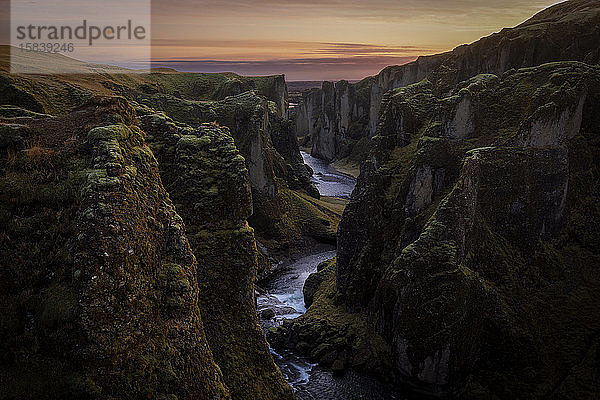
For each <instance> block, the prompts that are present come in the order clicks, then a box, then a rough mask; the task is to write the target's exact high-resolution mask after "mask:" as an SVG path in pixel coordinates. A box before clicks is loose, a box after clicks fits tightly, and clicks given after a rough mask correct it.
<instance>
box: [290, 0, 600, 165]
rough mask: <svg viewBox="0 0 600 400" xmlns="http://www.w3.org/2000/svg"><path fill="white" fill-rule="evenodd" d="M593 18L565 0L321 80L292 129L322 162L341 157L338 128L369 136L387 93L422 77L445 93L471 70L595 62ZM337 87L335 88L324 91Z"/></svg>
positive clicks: (595, 10)
mask: <svg viewBox="0 0 600 400" xmlns="http://www.w3.org/2000/svg"><path fill="white" fill-rule="evenodd" d="M599 24H600V8H599V7H598V3H597V2H596V1H593V0H570V1H567V2H562V3H560V4H557V5H555V6H553V7H550V8H549V9H547V10H544V11H542V12H541V13H539V14H537V15H536V16H534V17H533V18H531V19H530V20H528V21H526V22H524V23H523V24H521V25H519V26H517V27H514V28H510V29H503V30H502V31H500V32H498V33H495V34H493V35H491V36H488V37H485V38H482V39H480V40H479V41H477V42H475V43H472V44H470V45H463V46H460V47H457V48H456V49H454V50H453V51H451V52H448V53H443V54H439V55H434V56H426V57H419V58H418V59H417V60H416V61H414V62H412V63H409V64H406V65H401V66H391V67H387V68H385V69H384V70H383V71H381V72H380V73H379V74H378V75H377V76H375V77H370V78H367V79H365V80H363V81H361V82H359V83H356V84H352V85H348V84H347V83H345V82H338V83H336V84H333V83H329V82H326V83H324V84H323V88H322V89H320V90H319V89H313V90H311V91H310V92H309V93H307V94H306V96H303V100H302V102H301V104H300V106H299V109H300V112H299V114H298V117H297V130H298V134H299V135H300V136H304V135H310V137H311V143H312V148H313V155H314V156H317V157H321V158H323V159H324V160H327V161H332V160H337V159H340V158H343V157H346V156H347V155H348V149H347V148H346V147H344V146H343V145H340V144H341V143H344V140H343V135H344V132H347V131H348V129H349V126H353V127H354V128H353V129H356V131H355V132H353V134H352V135H351V136H352V137H353V139H356V138H361V137H372V136H373V135H375V133H376V131H377V127H378V125H379V115H380V113H381V105H382V100H383V99H384V96H385V94H386V93H387V92H388V91H390V90H392V89H395V88H399V87H404V86H407V85H411V84H413V83H417V82H420V81H422V80H423V79H428V80H429V81H430V82H431V83H433V84H434V86H435V91H436V93H437V94H439V95H445V94H447V93H448V92H449V91H450V90H452V88H454V87H455V86H456V85H457V84H458V83H459V82H462V81H464V80H466V79H469V78H470V77H472V76H475V75H478V74H496V75H502V74H504V73H505V72H507V71H510V70H511V69H518V68H523V67H531V66H536V65H540V64H543V63H547V62H551V61H561V60H568V61H582V62H585V63H588V64H597V63H598V62H599V61H600V51H599V50H598V46H597V43H598V41H600V29H598V26H599ZM338 86H341V89H340V91H333V90H332V88H336V89H337V87H338ZM334 93H335V94H334ZM345 96H347V97H345ZM459 105H460V107H461V109H462V112H468V106H469V104H468V102H467V101H465V102H464V103H461V104H459ZM468 122H469V121H467V120H461V119H459V120H457V121H454V123H458V124H465V123H468ZM334 144H335V145H334ZM349 145H350V146H352V143H351V142H350V143H349Z"/></svg>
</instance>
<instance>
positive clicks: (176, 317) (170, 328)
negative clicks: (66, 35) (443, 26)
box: [0, 0, 600, 400]
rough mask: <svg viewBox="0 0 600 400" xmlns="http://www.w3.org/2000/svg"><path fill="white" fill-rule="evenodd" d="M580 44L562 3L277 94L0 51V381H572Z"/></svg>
mask: <svg viewBox="0 0 600 400" xmlns="http://www.w3.org/2000/svg"><path fill="white" fill-rule="evenodd" d="M598 43H600V4H599V3H598V2H597V1H590V0H569V1H566V2H563V3H560V4H557V5H555V6H552V7H550V8H548V9H546V10H543V11H541V12H540V13H538V14H537V15H535V16H534V17H532V18H531V19H529V20H528V21H526V22H524V23H522V24H520V25H518V26H516V27H514V28H506V29H503V30H502V31H500V32H498V33H495V34H493V35H491V36H489V37H485V38H482V39H480V40H479V41H477V42H475V43H472V44H470V45H464V46H460V47H458V48H456V49H455V50H453V51H450V52H447V53H443V54H439V55H434V56H424V57H420V58H419V59H418V60H416V61H415V62H412V63H409V64H406V65H401V66H391V67H388V68H386V69H384V70H383V71H381V72H380V73H379V74H378V75H377V76H373V77H369V78H366V79H364V80H362V81H360V82H355V83H350V82H346V81H340V82H336V83H333V82H324V83H322V85H321V87H320V88H310V89H307V90H303V91H301V92H299V93H294V102H297V106H295V107H294V108H293V109H290V108H289V103H290V98H289V93H288V87H287V85H286V82H285V77H284V76H282V75H276V76H262V77H244V76H239V75H236V74H233V73H222V74H201V73H180V72H177V71H174V70H169V69H164V68H162V69H156V70H151V71H148V72H147V73H141V74H131V73H130V71H127V70H124V69H121V68H118V67H109V66H99V65H94V66H90V67H89V73H86V74H64V75H56V74H46V73H44V65H45V64H46V63H66V64H68V63H71V62H74V61H73V60H68V59H66V58H64V57H63V58H60V57H55V56H54V55H48V54H44V55H36V54H33V53H24V54H22V56H23V59H24V60H26V62H29V63H32V64H33V65H39V74H36V75H13V74H10V73H9V69H8V64H9V57H10V53H11V52H17V51H20V50H18V49H15V48H10V47H8V46H2V47H0V288H1V289H2V290H1V291H0V304H1V305H2V310H3V315H4V316H3V318H2V323H1V325H0V338H1V339H2V340H1V344H0V348H1V350H0V359H1V361H2V362H1V363H0V398H6V399H28V398H51V399H58V398H60V399H82V398H85V399H87V398H90V399H96V398H102V399H105V398H106V399H120V398H154V399H170V400H174V399H180V400H183V399H240V400H245V399H257V400H271V399H272V400H275V399H294V398H301V399H304V398H307V399H308V398H313V397H314V396H318V395H319V393H321V396H322V398H332V399H333V398H339V396H343V397H344V398H347V399H351V398H362V397H364V396H367V397H368V396H371V397H373V396H374V397H373V398H393V397H392V396H397V395H398V393H402V396H403V397H404V396H405V397H406V398H413V397H414V398H423V397H424V396H433V397H442V398H460V399H465V400H466V399H469V400H471V399H472V400H476V399H481V400H483V399H514V398H527V399H567V398H581V399H587V398H590V399H591V398H595V396H597V394H598V393H600V367H599V366H600V343H599V338H600V318H598V317H599V316H600V306H599V303H598V301H597V293H598V292H599V289H600V270H599V266H600V232H599V228H598V227H599V226H600V208H599V204H600V186H599V182H600V180H599V176H598V175H599V173H600V165H599V163H600V139H599V138H600V65H599V63H600V52H599V50H598ZM313 85H314V83H312V84H311V86H313ZM303 151H307V152H310V154H311V155H312V157H311V156H310V155H308V154H306V153H303ZM329 164H332V165H333V167H337V168H338V169H339V171H338V170H335V169H334V168H333V167H332V166H331V165H329ZM342 166H346V167H347V168H343V167H342ZM359 168H360V174H357V173H356V172H357V171H358V169H359ZM351 174H353V175H358V177H357V179H356V181H355V180H354V179H353V178H352V177H351V176H350V175H351ZM355 184H356V185H355ZM257 306H258V312H257ZM267 339H268V340H267ZM300 362H301V363H304V364H302V365H305V367H302V368H299V369H296V370H294V367H293V365H294V363H295V364H298V363H300ZM307 371H308V372H307ZM311 379H312V380H311ZM352 385H357V387H355V388H353V387H352ZM359 386H360V388H359V389H357V388H358V387H359ZM361 390H362V392H361ZM352 396H356V397H352Z"/></svg>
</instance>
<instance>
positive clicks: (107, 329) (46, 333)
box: [0, 98, 230, 399]
mask: <svg viewBox="0 0 600 400" xmlns="http://www.w3.org/2000/svg"><path fill="white" fill-rule="evenodd" d="M7 122H10V120H4V121H3V122H2V125H0V129H1V138H2V142H1V149H2V150H1V153H0V154H1V156H0V163H1V164H0V165H1V168H2V177H1V178H0V182H1V183H0V184H1V185H2V190H1V195H0V199H1V201H0V207H1V210H2V212H1V218H2V224H1V228H0V229H1V231H0V236H1V237H2V241H1V243H2V244H1V246H0V260H2V262H1V264H2V269H1V270H0V274H1V275H0V282H1V285H2V293H1V300H0V302H1V304H2V309H3V310H4V311H3V312H4V317H3V323H2V326H1V331H0V332H1V333H0V335H1V336H2V351H1V352H0V353H1V354H2V363H1V364H2V369H1V379H0V382H1V384H2V388H1V389H0V391H1V392H2V393H3V395H4V396H3V397H5V398H41V397H44V398H61V399H64V398H78V399H79V398H132V397H134V398H142V397H153V398H163V399H166V398H179V399H192V398H202V399H227V398H230V394H229V391H228V390H227V388H226V386H225V384H224V382H223V378H222V375H221V372H220V370H219V368H218V367H217V365H216V363H215V362H214V361H213V356H212V353H211V351H210V349H209V346H208V342H207V340H206V337H205V334H204V329H203V325H202V321H201V317H200V313H199V310H198V290H199V285H198V273H197V270H198V264H197V261H196V258H195V257H194V255H193V253H192V251H191V249H190V246H189V244H188V240H187V238H186V236H185V234H184V224H183V221H182V219H181V218H180V216H179V215H178V214H177V213H176V211H175V208H174V206H173V204H172V203H171V201H170V200H169V196H168V194H167V192H166V191H165V189H164V187H163V185H162V183H161V179H160V175H159V170H158V164H157V162H156V159H155V158H154V156H153V154H152V152H151V151H150V149H149V148H148V146H147V145H146V144H145V141H144V134H143V132H142V131H141V130H140V129H139V128H138V127H137V126H136V125H135V114H134V112H133V109H132V108H131V107H130V106H129V105H128V104H127V102H126V101H125V100H124V99H119V98H116V99H94V100H92V101H91V102H90V103H88V104H86V105H85V106H83V107H81V108H79V109H76V110H75V111H73V112H72V113H70V114H68V115H66V116H64V117H60V118H41V119H27V118H20V119H19V123H18V124H12V125H11V124H10V123H9V124H6V123H7Z"/></svg>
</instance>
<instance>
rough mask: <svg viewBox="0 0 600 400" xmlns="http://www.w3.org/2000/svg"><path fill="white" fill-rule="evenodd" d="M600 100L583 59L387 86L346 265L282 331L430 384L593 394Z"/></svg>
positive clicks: (599, 387)
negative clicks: (439, 85) (438, 87)
mask: <svg viewBox="0 0 600 400" xmlns="http://www.w3.org/2000/svg"><path fill="white" fill-rule="evenodd" d="M599 100H600V68H599V67H597V66H591V65H587V64H583V63H577V62H563V63H550V64H544V65H541V66H538V67H532V68H526V69H521V70H516V71H507V72H506V73H504V74H502V75H478V76H475V77H473V78H470V79H468V80H466V81H464V82H461V83H459V84H457V85H456V86H455V87H454V89H452V90H451V91H450V92H449V93H447V94H444V95H440V94H438V93H436V91H435V85H434V84H432V83H431V82H429V81H427V80H424V81H422V82H420V83H417V84H414V85H410V86H407V87H404V88H399V89H396V90H394V91H391V92H390V93H388V94H386V96H385V99H384V101H383V103H382V106H381V110H382V112H381V115H380V123H379V127H378V130H377V134H376V135H375V136H374V138H373V140H372V150H371V157H370V158H369V161H366V162H365V163H364V164H363V166H362V169H361V176H360V177H359V180H358V184H357V188H356V189H355V191H354V193H353V195H352V199H351V201H350V204H349V205H348V206H347V208H346V210H345V212H344V216H343V218H342V221H341V223H340V227H339V231H338V257H337V263H336V264H337V265H336V277H335V281H332V280H331V279H333V277H331V275H330V277H329V278H326V279H317V278H316V277H315V278H311V280H309V282H311V281H316V282H317V283H318V281H322V282H323V283H321V284H314V282H313V286H316V287H318V289H316V290H315V289H314V288H313V289H311V290H309V292H308V293H309V296H310V297H312V298H315V299H321V300H320V301H317V300H315V304H314V305H313V306H311V307H310V308H309V310H308V312H307V314H306V315H305V316H304V317H303V318H301V319H300V320H298V321H295V322H293V323H291V324H288V325H287V326H284V327H283V328H280V329H279V330H278V331H277V332H273V333H272V335H273V336H274V338H275V339H274V340H276V341H278V342H279V343H280V344H281V345H284V346H295V347H298V346H299V345H298V343H299V340H298V338H308V340H307V339H304V340H300V341H303V342H304V344H302V345H300V347H301V348H302V349H303V351H304V352H305V353H307V354H310V355H312V356H313V357H315V358H316V359H317V360H320V361H321V362H325V363H327V362H331V360H335V361H334V362H337V363H338V364H337V365H338V366H345V367H347V366H356V367H362V368H365V369H367V370H369V371H372V372H376V373H378V374H379V375H380V376H383V377H385V378H387V379H392V380H394V381H395V382H396V383H397V384H407V385H410V386H412V387H413V388H415V389H417V390H419V391H424V392H427V393H434V394H452V395H454V396H458V397H460V398H465V399H467V398H468V399H489V398H498V399H513V398H529V399H542V398H593V397H594V396H595V395H596V394H597V393H599V392H600V370H599V369H598V367H597V366H598V362H599V361H600V359H599V358H598V353H597V348H598V337H599V336H598V335H599V333H600V323H599V321H600V320H599V319H598V315H600V308H599V307H598V303H597V301H595V299H594V293H597V292H598V289H599V288H600V274H599V271H598V266H599V265H600V235H599V232H598V224H599V223H600V210H599V209H598V204H600V202H599V200H600V198H599V192H598V182H599V181H600V180H599V175H598V171H600V169H599V165H598V162H599V160H600V157H599V155H600V147H599V144H600V141H599V139H598V138H599V137H600V136H598V135H599V134H600V120H599V119H598V115H600V109H599V108H598V107H599V106H598V104H600V103H599ZM320 274H322V273H320ZM327 279H330V280H329V281H327ZM325 282H329V283H328V284H326V283H325ZM334 283H335V289H334V288H333V284H334ZM323 324H325V326H330V327H331V326H333V327H335V326H344V327H345V328H344V330H335V331H336V332H342V333H341V334H340V333H338V334H336V335H333V336H327V335H319V334H318V332H319V329H320V328H317V327H319V326H322V325H323ZM365 327H366V328H365ZM357 338H362V340H357ZM379 338H382V339H383V342H384V343H385V346H383V347H377V346H373V343H378V339H379ZM340 341H341V342H343V344H344V345H343V346H341V347H340V346H338V345H337V344H336V343H340ZM365 343H367V344H365ZM369 343H370V344H369ZM325 348H326V349H332V348H333V349H335V350H336V352H335V353H333V355H332V356H328V357H325V359H323V354H322V353H321V352H320V350H319V351H317V349H325ZM365 352H366V353H365ZM359 354H368V356H367V357H365V356H363V357H360V356H359ZM360 360H362V361H360ZM386 363H391V365H392V368H391V370H390V369H386V368H382V367H381V366H382V365H386Z"/></svg>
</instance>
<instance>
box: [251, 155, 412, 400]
mask: <svg viewBox="0 0 600 400" xmlns="http://www.w3.org/2000/svg"><path fill="white" fill-rule="evenodd" d="M302 158H303V159H304V162H305V163H306V164H307V165H308V166H310V167H311V168H312V170H313V172H314V174H313V177H312V181H313V183H314V184H315V186H316V187H317V189H318V190H319V193H320V194H321V195H322V196H329V197H337V198H343V199H349V198H350V194H351V193H352V190H353V189H354V185H355V183H356V181H355V179H354V178H352V177H350V176H348V175H344V174H342V173H340V172H338V171H336V170H335V169H334V168H333V167H331V166H329V165H327V164H326V163H325V162H323V161H321V160H318V159H316V158H314V157H311V156H310V155H309V154H307V153H305V152H302ZM335 255H336V249H335V247H333V246H327V245H319V246H316V247H315V248H313V249H312V251H310V252H309V253H308V254H305V255H304V256H302V257H300V258H298V259H295V260H291V261H289V262H288V263H287V264H285V265H282V266H280V267H278V272H277V273H276V274H275V275H274V276H273V278H271V279H270V280H269V281H268V282H266V283H263V285H264V287H263V289H264V292H263V293H262V294H261V295H259V296H258V297H257V311H258V316H259V319H260V323H261V326H262V327H263V329H269V328H272V327H276V326H279V325H281V324H282V323H283V321H284V320H285V319H293V318H297V317H299V316H300V315H302V314H304V313H305V312H306V308H305V306H304V296H303V294H302V288H303V287H304V282H305V281H306V278H307V277H308V276H309V275H310V274H311V273H313V272H315V271H316V270H317V265H318V264H319V263H320V262H322V261H325V260H329V259H331V258H333V257H335ZM271 352H272V354H273V358H274V359H275V362H276V363H277V365H278V366H279V368H280V369H281V372H282V373H283V375H284V376H285V378H286V379H287V381H288V382H289V383H290V385H291V386H292V387H293V388H294V391H295V392H296V396H297V397H298V399H300V400H308V399H311V400H312V399H319V400H334V399H336V400H338V399H343V400H355V399H356V400H358V399H365V400H379V399H401V398H402V397H399V396H398V395H397V394H395V393H394V392H393V390H392V389H391V388H390V387H388V386H387V385H384V384H381V383H380V382H378V381H377V380H375V379H373V378H370V377H367V376H363V375H359V374H357V373H355V372H353V371H347V372H346V373H345V374H344V375H342V376H335V375H334V374H333V373H332V371H330V370H328V369H325V368H322V367H320V366H318V365H317V364H314V363H311V362H310V361H309V360H307V359H306V358H304V357H300V356H298V355H297V354H295V353H293V352H291V351H285V352H276V351H275V350H271Z"/></svg>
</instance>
